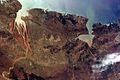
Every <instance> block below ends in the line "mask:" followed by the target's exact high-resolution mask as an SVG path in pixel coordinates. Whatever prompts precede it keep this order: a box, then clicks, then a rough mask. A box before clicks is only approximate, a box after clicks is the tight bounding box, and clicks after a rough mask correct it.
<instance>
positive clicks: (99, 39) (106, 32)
mask: <svg viewBox="0 0 120 80" xmlns="http://www.w3.org/2000/svg"><path fill="white" fill-rule="evenodd" d="M119 31H120V26H119V25H118V24H117V23H113V24H109V25H103V24H101V23H98V24H94V25H93V35H95V37H94V39H93V44H92V47H93V48H94V50H97V51H98V53H99V54H101V55H102V54H103V55H104V54H109V53H115V52H119V51H120V50H119V49H120V41H118V40H116V37H117V36H118V34H119ZM97 55H98V54H97Z"/></svg>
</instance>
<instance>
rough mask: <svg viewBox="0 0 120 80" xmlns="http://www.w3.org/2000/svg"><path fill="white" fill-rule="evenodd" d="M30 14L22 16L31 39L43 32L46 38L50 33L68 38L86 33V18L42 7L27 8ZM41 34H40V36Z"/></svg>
mask: <svg viewBox="0 0 120 80" xmlns="http://www.w3.org/2000/svg"><path fill="white" fill-rule="evenodd" d="M29 14H30V16H28V17H26V18H24V20H25V19H27V20H25V21H26V23H27V27H28V32H29V34H30V36H31V38H32V39H34V40H35V39H40V38H41V37H42V35H43V34H45V35H46V37H47V38H50V36H51V35H53V36H54V37H55V39H56V38H57V37H60V39H62V40H64V41H65V40H69V39H73V38H76V37H78V36H79V35H81V34H88V30H87V28H86V23H87V20H88V19H87V18H85V17H82V16H75V15H71V14H67V15H64V14H62V13H57V12H53V11H44V10H42V9H31V10H29ZM40 35H41V36H40Z"/></svg>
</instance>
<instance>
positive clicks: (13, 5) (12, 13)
mask: <svg viewBox="0 0 120 80" xmlns="http://www.w3.org/2000/svg"><path fill="white" fill-rule="evenodd" d="M21 7H22V5H21V4H20V3H19V2H18V0H6V1H4V2H2V3H1V4H0V29H5V28H7V29H9V27H8V25H9V23H10V22H11V20H15V18H16V16H17V12H18V10H20V9H21Z"/></svg>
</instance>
